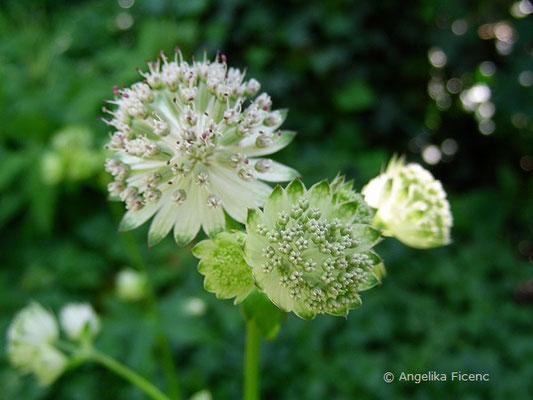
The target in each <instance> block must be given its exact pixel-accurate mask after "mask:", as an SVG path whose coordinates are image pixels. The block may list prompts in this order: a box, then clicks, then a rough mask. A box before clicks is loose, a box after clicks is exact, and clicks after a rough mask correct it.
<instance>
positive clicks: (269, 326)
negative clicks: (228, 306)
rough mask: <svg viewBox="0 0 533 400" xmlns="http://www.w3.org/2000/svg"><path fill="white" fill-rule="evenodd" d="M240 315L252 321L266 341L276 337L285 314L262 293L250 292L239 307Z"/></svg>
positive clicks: (255, 290)
mask: <svg viewBox="0 0 533 400" xmlns="http://www.w3.org/2000/svg"><path fill="white" fill-rule="evenodd" d="M241 310H242V313H243V314H244V318H245V319H246V320H247V321H254V322H255V324H256V325H257V327H258V328H259V330H260V331H261V334H262V335H263V336H264V337H265V339H267V340H272V339H274V338H275V337H276V335H277V334H278V332H279V329H280V327H281V321H282V319H283V318H284V317H285V315H286V314H285V313H284V312H283V311H281V310H280V309H279V308H277V307H276V306H275V305H274V304H273V303H272V302H271V301H270V300H269V299H268V297H266V295H264V294H263V293H260V292H259V291H258V290H257V289H254V290H252V292H251V293H250V294H249V295H248V297H247V298H246V300H245V301H244V302H243V303H242V305H241Z"/></svg>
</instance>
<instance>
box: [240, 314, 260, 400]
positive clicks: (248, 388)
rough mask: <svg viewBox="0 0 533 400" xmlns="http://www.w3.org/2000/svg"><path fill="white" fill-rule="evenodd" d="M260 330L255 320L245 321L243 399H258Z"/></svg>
mask: <svg viewBox="0 0 533 400" xmlns="http://www.w3.org/2000/svg"><path fill="white" fill-rule="evenodd" d="M260 346H261V332H260V331H259V328H258V327H257V325H256V324H255V322H254V321H253V320H252V321H247V322H246V350H245V355H244V400H259V351H260Z"/></svg>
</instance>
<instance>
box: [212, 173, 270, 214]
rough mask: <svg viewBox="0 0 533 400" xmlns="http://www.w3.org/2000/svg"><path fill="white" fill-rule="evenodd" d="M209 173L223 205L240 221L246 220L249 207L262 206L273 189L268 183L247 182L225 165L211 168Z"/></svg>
mask: <svg viewBox="0 0 533 400" xmlns="http://www.w3.org/2000/svg"><path fill="white" fill-rule="evenodd" d="M209 175H210V178H211V184H212V186H213V189H214V191H215V194H216V195H217V196H219V197H220V199H221V200H222V205H223V206H224V208H225V209H226V211H227V212H228V214H229V215H230V216H231V217H232V218H234V219H235V220H237V221H239V222H240V223H244V222H245V221H246V215H247V213H248V208H255V207H262V206H263V205H264V203H265V201H266V199H267V198H268V195H269V194H270V192H271V191H272V188H271V187H270V186H268V185H267V184H266V183H263V182H259V181H251V182H245V181H243V180H242V179H240V178H239V177H237V175H236V174H235V172H234V171H233V170H230V169H228V168H225V167H223V166H218V167H217V168H213V169H210V170H209Z"/></svg>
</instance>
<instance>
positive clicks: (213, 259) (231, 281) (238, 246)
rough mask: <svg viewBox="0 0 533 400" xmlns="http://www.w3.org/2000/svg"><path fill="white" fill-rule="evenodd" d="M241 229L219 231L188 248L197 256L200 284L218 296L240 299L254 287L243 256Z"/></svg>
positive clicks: (248, 267)
mask: <svg viewBox="0 0 533 400" xmlns="http://www.w3.org/2000/svg"><path fill="white" fill-rule="evenodd" d="M245 237H246V235H245V234H244V232H231V233H230V232H221V233H219V234H218V235H217V236H216V237H215V238H214V239H210V240H203V241H201V242H200V243H198V244H197V245H196V246H194V248H193V250H192V252H193V254H194V256H195V257H197V258H199V259H200V263H199V264H198V271H199V272H200V273H201V274H202V275H204V276H205V279H204V288H205V289H206V290H207V291H208V292H211V293H215V294H216V296H217V297H218V298H219V299H230V298H233V297H235V304H237V303H240V302H241V301H243V300H244V299H245V298H246V296H248V294H249V293H250V291H251V290H252V289H253V288H254V279H253V277H252V270H251V268H250V266H249V265H248V264H247V263H246V261H245V260H244V254H243V245H244V238H245Z"/></svg>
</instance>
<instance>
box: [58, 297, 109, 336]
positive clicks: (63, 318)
mask: <svg viewBox="0 0 533 400" xmlns="http://www.w3.org/2000/svg"><path fill="white" fill-rule="evenodd" d="M59 320H60V322H61V327H62V328H63V330H64V331H65V333H66V334H67V336H68V337H69V339H73V340H81V339H84V338H88V339H91V338H93V337H94V336H96V335H97V334H98V333H99V332H100V318H99V317H98V315H96V313H95V312H94V310H93V308H92V306H91V305H90V304H87V303H79V304H77V303H71V304H67V305H66V306H64V307H63V308H62V309H61V312H60V314H59Z"/></svg>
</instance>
